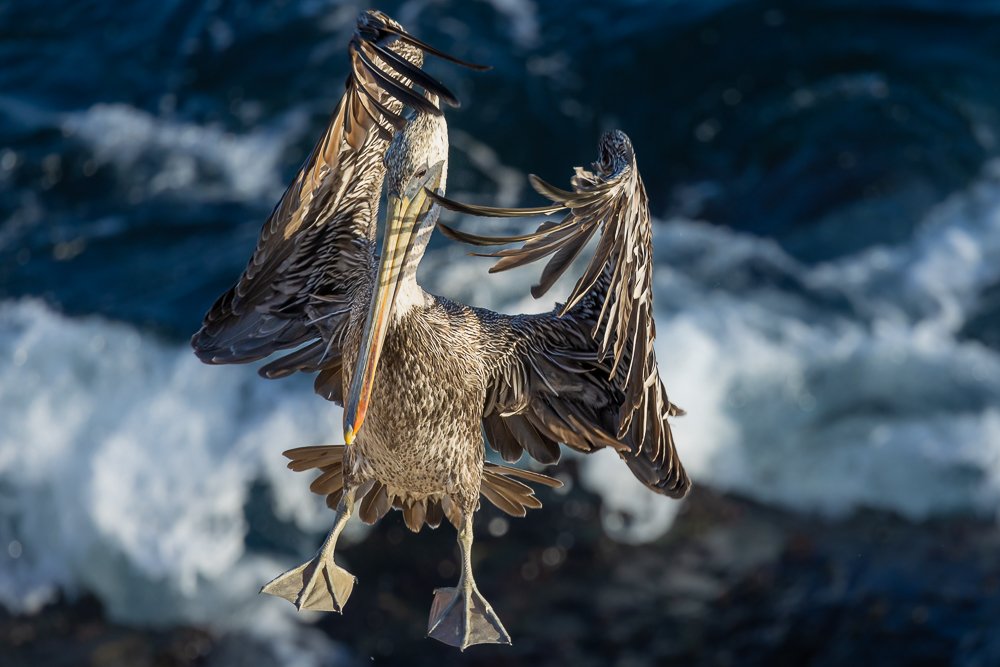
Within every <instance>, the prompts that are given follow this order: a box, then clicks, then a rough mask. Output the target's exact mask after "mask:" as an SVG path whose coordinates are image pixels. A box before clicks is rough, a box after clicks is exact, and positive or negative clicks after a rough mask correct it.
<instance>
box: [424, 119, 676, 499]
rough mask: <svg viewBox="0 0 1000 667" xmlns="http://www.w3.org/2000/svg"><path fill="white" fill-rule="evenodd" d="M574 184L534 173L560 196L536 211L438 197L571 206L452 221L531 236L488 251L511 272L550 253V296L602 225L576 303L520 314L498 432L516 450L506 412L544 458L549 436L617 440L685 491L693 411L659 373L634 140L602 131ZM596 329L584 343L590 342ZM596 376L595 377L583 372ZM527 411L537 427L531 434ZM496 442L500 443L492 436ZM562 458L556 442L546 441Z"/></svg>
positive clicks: (654, 479) (577, 443) (499, 384)
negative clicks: (502, 220) (508, 227)
mask: <svg viewBox="0 0 1000 667" xmlns="http://www.w3.org/2000/svg"><path fill="white" fill-rule="evenodd" d="M571 183H572V188H573V189H572V191H569V190H563V189H561V188H558V187H556V186H554V185H551V184H549V183H547V182H545V181H543V180H542V179H540V178H538V177H535V176H532V177H531V184H532V186H533V187H534V189H535V190H536V191H537V192H538V193H539V194H541V195H543V196H544V197H546V198H548V199H549V200H551V201H552V202H553V204H552V205H551V206H541V207H535V208H532V209H506V208H504V209H501V208H494V207H485V206H474V205H471V204H465V203H459V202H455V201H452V200H449V199H447V198H445V197H441V196H436V197H435V198H436V199H437V201H438V202H439V203H441V204H442V205H443V206H444V207H446V208H449V209H452V210H455V211H460V212H463V213H467V214H474V215H484V216H493V217H513V216H516V215H519V214H520V215H538V214H540V213H544V214H548V213H553V212H555V211H557V210H559V209H562V210H564V211H565V212H566V213H565V216H564V217H563V219H562V220H561V221H559V222H553V221H548V220H547V221H545V222H543V223H542V224H541V225H540V226H539V227H538V228H537V230H536V231H535V232H534V233H531V234H522V235H514V236H496V237H490V236H485V235H473V234H468V233H465V232H460V231H458V230H455V229H453V228H450V227H448V228H444V231H445V234H446V236H448V237H449V238H452V239H455V240H459V241H463V242H466V243H471V244H473V245H477V246H493V245H505V244H508V243H520V244H521V245H520V246H519V247H515V248H505V249H501V250H496V251H492V252H489V253H485V254H486V255H487V256H491V257H496V258H498V261H497V263H496V264H494V266H493V267H492V268H491V269H490V270H491V272H492V271H506V270H508V269H511V268H515V267H518V266H523V265H525V264H530V263H532V262H536V261H538V260H540V259H543V258H546V257H548V258H549V260H548V262H547V264H546V266H545V268H544V269H543V271H542V275H541V279H540V280H539V282H538V283H537V284H536V285H535V286H534V287H533V288H532V290H531V293H532V295H533V296H534V297H536V298H538V297H541V296H543V295H544V294H545V293H547V292H548V290H549V289H550V288H551V287H552V285H553V284H555V282H556V281H557V280H558V279H559V278H560V277H561V276H562V275H563V274H564V273H565V272H566V270H567V268H568V267H569V266H570V265H571V264H572V263H573V261H574V260H575V259H576V258H577V257H578V256H579V255H580V253H581V252H582V250H583V248H584V246H586V245H587V243H588V242H589V241H590V240H591V239H592V238H593V236H594V234H596V233H599V234H600V236H599V241H598V243H597V245H596V248H595V251H594V255H593V257H592V258H591V260H590V262H589V263H588V265H587V267H586V268H585V269H584V271H583V273H582V275H581V276H580V278H579V279H578V280H577V282H576V285H575V286H574V288H573V290H572V292H571V293H570V296H569V297H568V298H567V300H566V302H565V304H563V305H562V306H561V307H559V308H557V310H556V311H554V312H553V313H551V314H548V315H542V316H531V317H524V318H521V320H515V321H514V322H513V323H512V325H511V328H510V331H509V332H506V333H505V334H503V335H504V336H507V337H508V339H507V340H505V342H504V344H503V346H502V349H504V350H508V351H507V352H506V353H503V354H501V355H500V357H501V359H502V361H501V362H499V363H498V367H497V371H496V373H497V375H496V377H495V378H494V379H493V387H492V389H491V392H490V393H489V394H488V400H487V405H486V407H487V413H486V417H485V419H487V420H493V422H494V423H492V424H491V426H490V428H489V429H487V437H488V438H490V433H494V434H497V436H498V437H497V441H498V442H500V443H501V444H500V446H501V447H502V448H503V449H502V452H503V455H504V457H505V458H508V457H513V456H514V454H515V453H516V451H515V450H513V448H512V447H511V444H510V442H509V439H507V438H506V434H504V433H503V432H502V431H501V429H500V428H499V426H498V425H497V424H496V423H495V421H496V419H497V418H498V417H496V416H493V415H494V414H497V415H499V419H500V420H502V421H503V422H504V423H506V425H507V426H508V427H509V428H510V432H511V433H512V434H513V436H514V437H515V439H516V441H517V443H518V444H519V445H520V446H521V448H522V449H524V450H527V451H528V452H529V454H531V455H532V456H533V457H535V458H539V457H538V456H536V455H535V451H538V445H537V442H538V437H537V436H542V437H544V438H545V441H548V442H551V441H553V440H554V441H557V442H562V443H564V444H566V445H568V446H570V447H572V448H574V449H578V450H580V451H584V452H589V451H593V450H595V449H600V448H604V447H611V448H614V449H616V450H617V451H618V452H619V454H621V455H622V457H623V458H624V459H625V460H626V462H627V463H628V465H629V467H630V469H632V471H633V473H635V475H636V477H638V478H639V479H640V480H641V481H642V482H643V483H644V484H646V485H647V486H649V487H650V488H652V489H654V490H656V491H658V492H661V493H665V494H667V495H671V496H675V497H679V496H682V495H684V493H686V491H687V489H688V487H689V486H690V480H689V479H688V477H687V474H686V473H685V471H684V468H683V466H682V465H681V463H680V460H679V458H678V456H677V450H676V448H675V446H674V440H673V434H672V433H671V430H670V424H669V422H668V417H670V416H674V415H678V414H682V413H683V411H681V410H680V409H679V408H677V407H676V406H675V405H673V404H672V403H670V401H669V400H668V398H667V395H666V391H665V390H664V388H663V383H662V382H661V381H660V377H659V372H658V368H657V364H656V354H655V350H654V346H653V341H654V339H655V337H656V329H655V324H654V320H653V297H652V282H653V280H652V278H653V276H652V271H653V258H652V222H651V219H650V214H649V204H648V200H647V197H646V191H645V187H644V186H643V183H642V179H641V178H640V176H639V171H638V167H637V166H636V160H635V153H634V151H633V148H632V144H631V141H630V140H629V139H628V137H627V136H625V134H624V133H622V132H617V131H616V132H609V133H607V134H605V135H604V137H602V139H601V145H600V159H599V160H598V162H595V163H594V165H593V166H592V169H591V170H585V169H583V168H580V167H578V168H577V169H576V172H575V175H574V176H573V178H572V179H571ZM581 331H584V332H586V333H587V334H588V335H587V336H586V340H585V341H581V340H580V336H579V335H571V332H572V333H575V334H579V333H580V332H581ZM582 378H586V379H587V381H589V383H588V382H586V381H583V379H582ZM518 416H521V417H522V418H523V419H522V422H525V423H527V424H529V425H531V426H533V427H534V428H533V429H532V430H531V431H530V432H529V431H527V430H526V429H525V426H524V424H523V423H520V422H514V421H513V420H514V419H515V418H516V417H518ZM490 442H491V443H493V440H492V439H491V440H490ZM540 451H541V453H542V458H539V460H544V461H546V462H547V461H548V460H550V459H551V458H552V455H551V450H550V449H548V448H544V449H542V450H540Z"/></svg>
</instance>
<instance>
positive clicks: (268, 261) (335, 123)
mask: <svg viewBox="0 0 1000 667" xmlns="http://www.w3.org/2000/svg"><path fill="white" fill-rule="evenodd" d="M349 52H350V56H351V65H352V70H351V75H350V77H349V78H348V83H347V90H346V92H345V94H344V97H343V99H342V100H341V102H340V104H339V106H338V107H337V111H336V112H335V113H334V116H333V119H332V120H331V122H330V124H329V127H328V128H327V130H326V132H325V133H324V135H323V137H322V138H321V140H320V142H319V144H318V145H317V147H316V148H315V149H314V151H313V153H312V154H311V156H310V157H309V159H308V160H307V161H306V163H305V165H304V166H303V167H302V170H301V171H300V172H299V174H298V175H297V176H296V178H295V179H294V181H293V182H292V184H291V185H290V186H289V188H288V190H287V191H286V192H285V194H284V196H283V197H282V199H281V201H280V202H279V203H278V205H277V206H276V208H275V210H274V212H273V213H272V214H271V217H270V218H269V219H268V221H267V222H266V223H265V225H264V227H263V229H262V231H261V235H260V240H259V242H258V244H257V248H256V250H255V251H254V253H253V256H252V258H251V260H250V262H249V264H248V266H247V268H246V270H245V271H244V273H243V275H242V276H241V277H240V279H239V281H238V282H237V283H236V285H235V286H234V287H233V288H232V289H230V290H229V291H228V292H226V293H225V294H223V295H222V296H221V297H220V298H219V299H218V301H217V302H216V303H215V305H214V306H213V307H212V309H211V310H210V311H209V312H208V314H207V315H206V316H205V320H204V323H203V325H202V328H201V329H200V330H199V331H198V332H197V333H196V334H195V335H194V337H193V338H192V345H193V347H194V349H195V351H196V353H197V355H198V356H199V357H200V358H201V359H202V360H203V361H205V362H207V363H213V364H222V363H245V362H250V361H256V360H259V359H263V358H265V357H268V356H270V355H272V354H274V353H275V352H279V351H283V350H284V351H288V352H287V353H286V354H285V355H284V356H282V357H279V358H277V359H275V360H273V361H270V363H268V364H266V365H264V366H263V367H262V368H261V370H260V372H261V374H262V375H263V376H264V377H267V378H278V377H285V376H287V375H290V374H292V373H294V372H312V373H317V376H316V380H315V389H316V391H317V393H318V394H320V395H321V396H323V397H324V398H326V399H328V400H330V401H334V402H336V403H338V404H340V405H343V406H344V440H345V444H341V445H321V446H311V447H299V448H296V449H292V450H289V451H287V452H285V455H286V456H287V457H288V458H289V459H290V462H289V467H290V468H291V469H293V470H297V471H304V470H314V469H315V470H319V471H320V475H319V476H318V477H317V478H316V479H315V481H314V482H313V483H312V486H311V487H310V488H311V489H312V490H313V491H315V492H316V493H319V494H322V495H325V496H326V501H327V504H328V505H329V506H330V507H331V508H332V509H334V510H335V512H336V516H335V519H334V525H333V528H332V530H331V531H330V533H329V535H328V536H327V538H326V540H325V541H324V543H323V545H322V546H321V548H320V550H319V552H318V553H317V554H316V556H315V557H314V558H313V559H312V560H310V561H308V562H306V563H303V564H302V565H300V566H298V567H296V568H293V569H291V570H289V571H288V572H285V573H284V574H282V575H280V576H278V577H277V578H276V579H274V580H273V581H271V582H270V583H268V584H267V585H266V586H264V588H263V589H262V592H264V593H268V594H272V595H276V596H279V597H283V598H285V599H287V600H289V601H290V602H292V603H293V604H295V606H296V607H297V608H299V609H313V610H325V611H336V612H340V611H342V609H343V607H344V605H345V604H346V602H347V600H348V598H349V597H350V595H351V593H352V592H353V588H354V585H355V578H354V576H353V575H351V574H350V573H349V572H347V571H346V570H345V569H343V568H342V567H340V566H338V565H337V564H336V562H335V558H334V552H335V549H336V544H337V540H338V538H339V536H340V534H341V532H342V530H343V528H344V526H345V525H346V523H347V522H348V519H349V518H350V517H351V516H352V515H353V514H354V513H355V512H357V514H358V515H359V517H360V518H361V519H362V520H363V521H365V522H368V523H374V522H375V521H378V520H379V519H380V518H381V517H382V516H384V515H385V514H386V513H387V512H388V511H389V510H390V509H398V510H401V511H402V513H403V518H404V521H405V523H406V525H407V527H408V528H409V529H410V530H413V531H414V532H416V531H419V530H420V529H421V528H422V526H423V525H425V524H426V525H429V526H430V527H432V528H437V527H438V526H439V525H440V524H441V523H442V522H443V521H444V520H445V519H447V521H448V522H449V523H451V524H452V525H454V526H455V528H456V530H457V533H458V544H459V547H460V552H461V561H462V562H461V569H460V574H459V578H458V582H457V584H456V586H455V587H449V588H440V589H437V590H436V591H435V592H434V600H433V603H432V605H431V612H430V617H429V621H428V630H427V632H428V635H429V636H430V637H433V638H435V639H437V640H440V641H442V642H444V643H446V644H449V645H452V646H456V647H459V648H460V649H462V650H464V649H465V648H466V647H468V646H470V645H473V644H480V643H501V644H509V643H510V635H509V634H508V633H507V631H506V629H505V628H504V626H503V624H502V623H501V621H500V619H499V617H498V615H497V614H496V612H494V610H493V608H492V607H491V606H490V604H489V602H487V600H486V598H485V597H484V596H483V595H482V594H481V593H480V591H479V589H478V586H477V584H476V581H475V578H474V576H473V571H472V560H471V553H472V544H473V517H474V515H475V513H476V511H477V510H478V508H479V505H480V497H484V498H486V499H487V500H489V501H490V502H491V503H493V504H494V505H496V506H497V507H498V508H499V509H501V510H502V511H504V512H506V513H508V514H510V515H513V516H524V515H525V513H526V510H527V509H532V508H537V507H540V506H541V502H540V501H539V500H538V498H537V497H536V496H535V491H534V488H533V487H532V486H530V485H532V484H536V485H543V486H549V487H554V486H558V485H559V482H558V481H556V480H554V479H553V478H551V477H548V476H546V475H543V474H541V473H537V472H531V471H527V470H523V469H520V468H516V467H512V466H506V465H499V464H494V463H490V462H487V461H486V460H485V447H484V442H483V435H484V434H485V436H486V441H487V443H488V444H489V446H490V447H491V448H492V449H494V450H496V451H497V452H498V453H499V455H500V456H501V457H502V458H503V459H504V460H505V461H506V462H508V463H513V462H516V461H518V460H519V459H520V458H521V457H522V454H523V453H524V452H527V453H528V455H529V456H530V457H531V458H533V459H535V460H536V461H538V462H539V463H541V464H550V463H554V462H556V461H557V460H558V459H559V455H560V444H562V445H565V446H568V447H570V448H572V449H574V450H577V451H580V452H593V451H596V450H598V449H603V448H606V447H609V448H611V449H613V450H615V451H616V452H617V453H618V455H619V456H620V457H621V459H622V460H623V461H624V463H625V464H626V465H627V466H628V467H629V468H630V469H631V470H632V472H633V473H634V474H635V476H636V477H637V478H638V479H639V481H640V482H642V483H643V484H645V485H646V486H647V487H648V488H650V489H652V490H653V491H655V492H657V493H661V494H664V495H667V496H670V497H675V498H679V497H681V496H683V495H684V494H685V493H686V491H687V489H688V487H689V486H690V481H689V479H688V476H687V474H686V473H685V471H684V468H683V466H682V465H681V463H680V461H679V459H678V457H677V452H676V449H675V448H674V442H673V438H672V436H671V432H670V425H669V423H668V417H671V416H675V415H680V414H682V412H681V410H679V409H678V408H677V407H676V406H674V405H673V404H672V403H671V402H670V401H669V400H668V399H667V396H666V392H665V390H664V388H663V384H662V382H661V381H660V378H659V375H658V371H657V366H656V360H655V355H654V351H653V344H652V343H653V338H654V330H653V319H652V295H651V291H650V290H651V279H652V264H651V226H650V218H649V210H648V204H647V202H646V196H645V191H644V189H643V186H642V181H641V179H640V177H639V174H638V171H637V168H636V163H635V157H634V152H633V149H632V146H631V143H630V142H629V140H628V138H627V137H626V136H625V135H624V134H622V133H620V132H613V133H609V134H607V135H605V136H604V137H603V138H602V140H601V143H600V156H599V160H598V161H597V162H596V163H595V164H594V166H593V169H592V170H591V171H588V170H583V169H579V168H578V169H577V172H576V175H575V176H574V178H573V181H572V187H573V190H572V191H565V190H560V189H558V188H556V187H554V186H551V185H548V184H547V183H545V182H543V181H541V180H540V179H537V178H532V184H533V185H534V187H535V188H536V190H538V191H539V192H540V193H541V194H542V195H543V196H545V197H547V198H548V199H549V200H550V202H549V203H548V204H546V205H544V206H540V207H536V208H531V209H500V208H490V207H485V206H473V205H469V204H462V203H459V202H455V201H452V200H449V199H447V198H446V197H445V196H444V194H445V191H446V184H447V176H448V132H447V124H446V122H445V119H444V116H443V115H442V113H441V109H440V106H441V102H442V101H443V102H444V103H447V104H449V105H452V106H455V105H457V104H458V101H457V100H456V99H455V97H454V96H453V95H452V94H451V93H450V92H449V91H448V90H447V88H445V87H444V86H443V85H442V84H441V83H440V82H438V81H436V80H435V79H432V78H431V77H430V76H428V75H427V74H426V73H425V72H423V70H422V69H421V67H422V64H423V53H425V52H426V53H431V54H433V55H436V56H440V57H443V58H446V59H448V60H452V61H453V62H458V63H459V64H463V65H466V66H471V67H475V68H477V69H482V68H480V67H478V66H474V65H470V64H469V63H462V62H461V61H458V60H456V59H454V58H451V57H450V56H447V55H446V54H443V53H441V52H440V51H437V50H435V49H433V48H432V47H430V46H429V45H427V44H425V43H423V42H420V41H419V40H417V39H416V38H414V37H413V36H411V35H409V33H407V32H406V31H405V30H404V29H403V28H402V26H400V25H399V24H398V23H397V22H395V21H393V20H392V19H390V18H389V17H388V16H386V15H385V14H382V13H379V12H366V13H364V14H362V15H361V17H360V18H359V20H358V28H357V30H356V33H355V36H354V38H353V40H352V41H351V45H350V48H349ZM383 181H384V185H385V190H386V201H387V204H386V210H385V213H384V222H383V227H384V232H383V240H382V243H381V248H380V249H379V251H378V252H376V224H375V222H376V218H377V217H378V208H379V195H380V192H381V189H382V186H383ZM442 208H450V209H455V210H459V211H464V212H466V213H471V214H476V215H488V216H521V215H546V214H552V213H556V212H559V211H563V212H565V215H564V217H563V218H562V220H561V221H559V222H555V221H546V222H545V223H543V224H542V225H541V226H540V227H539V228H538V230H537V231H536V232H534V233H531V234H525V235H521V236H508V237H489V236H481V235H473V234H468V233H465V232H461V231H459V230H457V229H455V228H453V227H450V226H446V225H443V224H440V223H439V216H440V213H441V210H442ZM436 226H441V228H442V230H443V232H444V233H445V234H446V235H447V236H448V237H450V238H452V239H456V240H459V241H462V242H466V243H473V244H476V245H480V246H488V245H506V244H516V243H521V244H523V245H521V247H517V248H507V249H503V250H499V251H496V252H492V253H488V254H491V255H494V256H497V257H499V258H500V261H499V263H498V264H497V265H496V266H495V267H494V269H496V270H505V269H508V268H512V267H514V266H520V265H523V264H526V263H529V262H533V261H536V260H539V259H542V258H545V257H550V256H551V260H550V261H549V263H548V264H547V265H546V267H545V269H544V271H543V273H542V279H541V281H540V283H539V284H538V285H537V286H536V287H535V288H534V289H533V290H532V293H533V294H534V295H535V296H536V297H539V296H541V295H543V294H544V293H545V292H546V291H547V290H548V289H549V287H551V285H552V284H553V283H554V282H555V281H556V280H557V279H558V278H559V277H560V276H561V275H562V274H563V273H564V271H565V270H566V268H567V267H568V266H569V265H570V263H571V262H572V260H573V259H574V258H575V257H576V256H577V255H578V254H579V253H580V251H581V250H582V249H583V247H584V246H585V245H586V243H587V241H588V240H589V239H590V238H591V237H592V236H593V235H594V234H595V233H596V232H598V231H600V240H599V242H598V245H597V250H596V251H595V254H594V257H593V259H592V260H591V261H590V263H589V265H588V266H587V268H586V270H585V271H584V273H583V275H582V277H581V278H580V280H579V281H578V282H577V284H576V288H575V289H574V291H573V293H572V295H571V296H570V298H569V299H568V300H567V302H566V303H565V304H561V305H557V307H556V308H555V309H554V310H553V311H552V312H549V313H545V314H541V315H505V314H501V313H495V312H492V311H489V310H485V309H482V308H475V307H471V306H467V305H464V304H460V303H456V302H454V301H452V300H449V299H447V298H444V297H441V296H436V295H433V294H429V293H427V292H426V291H424V290H423V289H422V288H421V286H420V285H419V284H418V282H417V280H416V273H417V267H418V265H419V263H420V259H421V258H422V256H423V254H424V250H425V249H426V247H427V242H428V240H429V238H430V235H431V233H432V231H433V230H434V228H435V227H436Z"/></svg>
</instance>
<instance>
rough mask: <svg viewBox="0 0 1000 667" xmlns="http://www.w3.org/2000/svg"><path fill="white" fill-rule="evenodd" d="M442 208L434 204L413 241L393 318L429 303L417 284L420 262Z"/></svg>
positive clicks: (395, 303) (397, 291)
mask: <svg viewBox="0 0 1000 667" xmlns="http://www.w3.org/2000/svg"><path fill="white" fill-rule="evenodd" d="M439 214H440V208H439V207H438V205H437V204H434V205H433V207H432V208H431V210H430V211H429V212H428V214H427V217H426V218H424V224H423V225H421V227H420V230H419V231H418V232H417V236H416V238H415V239H414V240H413V249H412V250H411V251H410V253H409V255H408V256H407V259H406V264H405V265H404V266H403V270H402V272H401V273H400V277H399V287H397V288H396V298H395V300H394V301H393V306H392V318H393V319H394V320H398V319H400V318H402V317H403V316H404V315H406V314H407V313H408V312H410V310H412V309H413V308H417V307H421V306H424V305H426V303H427V292H425V291H424V288H422V287H421V286H420V285H419V284H418V283H417V269H418V268H419V267H420V260H421V259H423V257H424V252H425V251H426V250H427V243H428V242H429V241H430V240H431V234H432V233H433V232H434V228H435V227H436V226H437V220H438V215H439Z"/></svg>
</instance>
